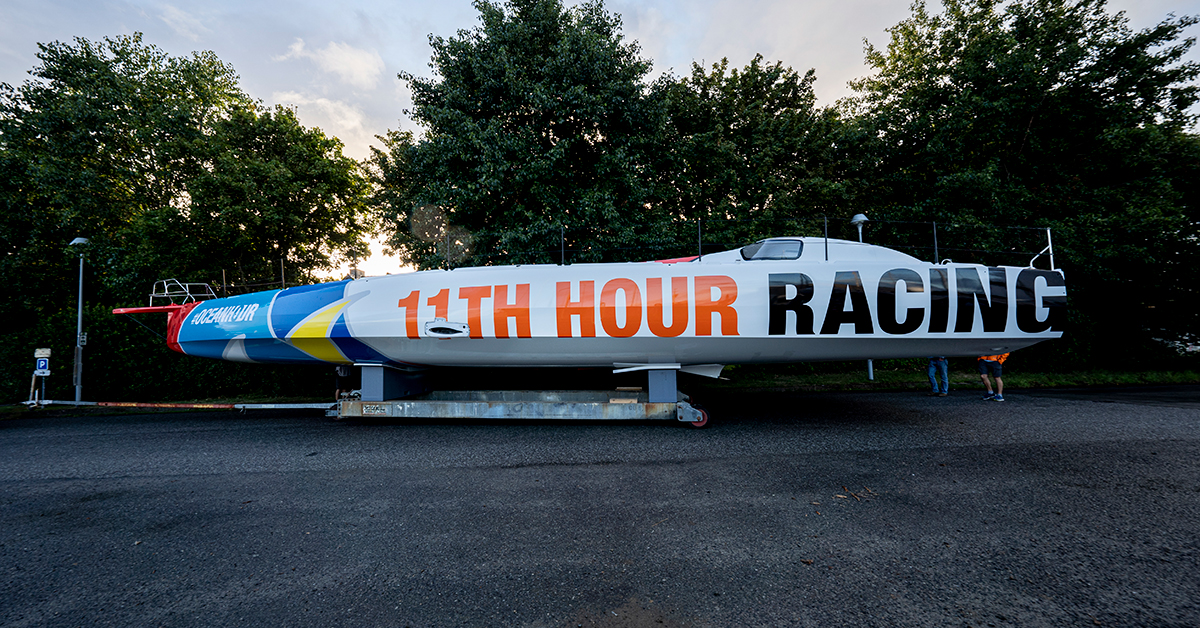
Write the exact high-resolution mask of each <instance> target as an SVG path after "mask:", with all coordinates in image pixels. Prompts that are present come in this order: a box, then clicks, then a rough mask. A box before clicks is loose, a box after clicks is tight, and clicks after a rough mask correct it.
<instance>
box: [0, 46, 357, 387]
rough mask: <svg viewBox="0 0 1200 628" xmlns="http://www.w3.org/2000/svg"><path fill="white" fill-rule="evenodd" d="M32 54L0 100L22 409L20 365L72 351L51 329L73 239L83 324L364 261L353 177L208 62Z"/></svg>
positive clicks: (113, 52) (64, 298) (349, 168)
mask: <svg viewBox="0 0 1200 628" xmlns="http://www.w3.org/2000/svg"><path fill="white" fill-rule="evenodd" d="M39 47H40V52H39V53H38V58H39V59H40V61H41V65H39V66H38V67H35V68H34V69H33V70H32V71H31V72H30V73H31V75H32V76H33V79H32V80H29V81H26V82H25V83H23V84H22V85H20V86H19V87H12V86H10V85H2V86H0V209H2V212H0V281H2V282H3V283H4V284H5V286H6V289H7V290H8V291H9V293H10V295H11V296H10V298H6V299H4V300H2V301H0V318H2V319H3V320H5V322H6V324H7V325H8V326H9V327H8V328H9V332H10V334H11V335H12V338H14V339H19V340H15V341H14V342H11V343H9V342H6V343H5V344H4V346H3V352H4V354H5V355H4V356H0V357H3V358H4V362H5V364H6V365H8V366H5V367H0V368H3V369H4V370H3V372H2V373H0V375H2V377H3V380H2V381H3V386H4V389H5V390H7V391H9V394H15V395H20V394H22V393H23V391H21V390H20V385H21V380H22V379H23V378H24V377H25V376H27V374H26V373H25V372H24V369H20V374H19V375H18V374H16V369H17V368H18V367H17V366H16V364H24V363H25V359H24V358H25V356H26V354H27V349H28V348H31V347H32V346H33V345H32V343H34V342H50V343H52V344H51V345H50V346H52V348H53V345H55V344H57V346H58V349H59V352H58V353H56V354H57V355H63V354H64V353H65V349H66V347H69V346H70V345H72V344H74V340H73V334H72V338H70V339H68V338H66V336H62V337H57V336H53V334H57V333H58V331H57V328H51V327H47V326H46V321H59V320H60V319H61V318H63V317H62V316H60V313H62V312H65V311H67V310H70V311H71V312H73V310H74V303H75V290H76V288H75V286H76V280H75V274H76V272H77V271H76V268H77V266H76V257H75V255H76V254H77V252H78V251H77V250H68V247H67V243H68V242H70V241H71V240H72V239H73V238H75V237H77V236H84V237H87V238H89V239H90V240H91V244H89V245H88V246H87V248H86V255H87V257H88V264H87V271H88V277H87V280H86V281H85V287H86V289H87V293H86V294H85V301H87V303H88V304H89V305H91V306H92V307H89V308H88V310H89V312H92V311H104V309H105V308H104V307H101V308H99V310H97V308H96V305H97V304H105V306H107V309H109V310H111V307H112V306H118V305H132V304H138V303H144V302H145V295H146V293H147V292H148V291H149V288H150V287H151V285H152V284H153V282H154V281H155V280H157V279H162V278H166V277H172V276H174V277H178V278H180V279H184V280H200V281H210V282H215V281H217V280H220V278H221V274H220V272H221V270H222V269H229V270H230V271H237V270H238V269H239V268H240V269H241V270H242V271H243V273H244V274H245V275H246V276H247V277H246V281H253V280H254V279H260V278H263V276H266V277H270V278H275V277H278V274H277V271H278V269H279V260H280V259H281V258H284V257H286V258H287V259H288V260H289V262H288V265H289V267H290V268H289V271H288V272H289V275H290V276H291V277H292V278H293V281H295V280H296V278H297V276H299V278H300V279H304V278H305V277H307V276H308V273H310V272H311V271H313V270H316V269H320V268H323V267H329V266H330V265H331V264H332V262H333V261H334V260H333V258H334V257H336V256H338V255H355V254H358V255H361V254H363V253H364V252H365V247H364V244H363V242H362V235H363V234H364V233H365V232H366V231H367V230H369V229H370V227H371V223H369V222H368V221H367V220H366V216H365V206H364V203H363V201H364V199H365V198H366V194H367V191H368V190H367V182H366V179H365V178H364V176H363V175H362V173H361V172H360V170H359V168H358V166H357V164H355V163H354V162H353V161H352V160H349V159H347V158H345V157H343V156H342V155H341V144H340V142H338V141H337V140H336V139H334V138H328V137H325V135H324V134H323V133H321V132H320V131H319V130H316V129H306V128H304V127H303V126H301V125H300V124H299V122H298V120H297V119H296V117H295V115H294V113H293V112H291V111H288V110H286V109H279V108H276V109H274V110H269V109H263V108H261V107H260V106H258V105H256V104H255V103H254V102H253V101H252V100H251V99H250V97H249V96H247V95H245V94H244V93H243V92H242V91H241V90H240V89H239V88H238V86H237V77H236V75H235V74H234V72H233V69H232V68H231V67H229V66H228V65H225V64H224V63H222V62H221V61H220V60H218V59H217V58H216V56H215V55H213V54H212V53H211V52H203V53H194V54H192V55H191V56H189V57H171V56H169V55H167V54H166V53H164V52H163V51H161V50H159V49H158V48H156V47H154V46H152V45H146V44H144V43H143V42H142V38H141V35H140V34H137V35H133V36H122V37H116V38H106V39H104V40H103V41H102V42H100V43H93V42H90V41H88V40H86V39H76V40H75V41H74V43H70V44H68V43H62V42H55V43H52V44H48V45H40V46H39ZM254 273H257V274H258V276H257V277H256V276H254ZM236 276H237V275H235V277H236ZM71 331H72V332H73V325H72V326H71ZM64 341H65V342H64ZM59 343H61V344H59ZM162 351H163V350H162V348H161V347H160V348H158V349H157V352H159V353H161V352H162ZM112 356H113V354H112V353H110V354H109V357H110V358H111V357H112ZM9 358H12V359H9ZM18 359H19V361H18ZM156 360H158V358H156V357H154V356H146V362H147V363H148V364H150V365H159V366H161V365H162V364H165V363H164V362H161V361H156ZM109 366H110V368H112V369H114V370H115V369H124V368H128V367H127V366H126V365H117V364H110V365H109ZM184 368H186V367H184ZM153 370H154V369H153V368H151V371H153ZM159 375H160V376H161V378H162V379H165V378H167V375H166V374H165V373H159ZM154 380H155V378H146V380H145V381H146V382H148V383H149V384H150V388H151V389H152V388H153V385H152V383H153V381H154ZM113 392H114V394H121V391H113ZM154 394H163V390H161V389H159V390H157V391H156V392H155V393H154Z"/></svg>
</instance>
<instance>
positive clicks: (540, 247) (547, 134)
mask: <svg viewBox="0 0 1200 628" xmlns="http://www.w3.org/2000/svg"><path fill="white" fill-rule="evenodd" d="M475 7H476V8H477V9H478V10H479V13H480V22H481V25H480V26H479V27H478V28H476V29H475V30H472V31H461V32H459V33H458V35H457V36H455V37H451V38H442V37H437V36H431V37H430V45H431V46H432V47H433V51H434V52H433V59H432V63H431V66H432V67H433V69H434V71H435V72H436V74H437V76H436V77H435V78H420V77H416V76H414V75H413V74H410V73H405V74H402V75H401V78H402V79H404V80H406V81H408V83H409V84H410V85H411V87H412V90H413V102H414V105H413V109H412V111H411V112H409V114H410V115H411V116H412V118H413V119H414V120H416V121H417V122H418V123H419V124H421V125H422V126H423V127H424V128H425V134H424V135H423V137H421V138H420V139H419V140H417V141H415V142H413V141H412V138H411V136H401V135H392V136H391V137H390V138H389V139H388V147H387V148H388V152H387V153H382V152H381V153H380V154H378V155H377V163H378V164H379V166H380V177H381V179H380V180H381V181H382V182H385V183H388V184H390V185H391V186H392V188H393V189H404V190H405V198H404V200H403V201H400V202H399V204H393V205H389V206H388V210H389V212H390V220H391V221H392V223H393V224H395V225H396V228H397V235H396V237H395V239H394V240H393V242H392V244H393V246H395V247H397V248H398V249H399V250H401V251H402V252H404V253H405V254H406V255H408V256H409V259H411V260H412V261H414V262H416V263H418V264H419V265H422V266H430V265H437V264H440V263H443V262H444V255H445V252H444V251H445V247H444V246H443V247H442V248H441V251H442V253H441V254H439V253H438V250H439V249H438V248H437V246H438V244H437V240H434V238H424V239H423V238H422V237H420V235H421V234H419V233H418V234H416V235H414V231H417V232H420V231H421V229H420V228H419V226H417V228H416V229H414V226H416V225H414V219H416V221H417V222H419V221H420V217H419V216H414V213H413V209H414V208H422V207H434V208H437V210H438V211H439V212H441V213H442V216H443V219H444V220H445V222H446V223H448V224H450V225H453V226H457V227H461V228H462V229H465V231H466V232H468V233H469V235H470V238H471V244H470V246H469V247H467V248H463V249H461V251H460V254H461V255H462V259H461V260H458V259H456V260H453V261H454V262H455V263H469V262H470V263H488V261H489V260H491V259H493V257H495V256H501V257H503V259H505V260H507V261H514V262H520V261H550V260H551V259H557V258H558V253H559V250H560V236H561V235H562V234H564V233H565V237H566V238H567V240H568V244H567V246H568V247H570V248H575V249H579V248H583V250H577V251H575V253H574V259H575V260H577V261H584V260H600V259H612V258H613V256H614V255H618V256H619V254H618V253H615V252H617V251H621V250H622V249H624V248H626V247H631V246H638V247H641V246H653V244H654V240H655V235H654V232H653V231H650V230H647V229H646V228H645V226H646V225H647V224H648V223H654V222H656V221H660V220H662V219H663V218H665V215H664V212H663V209H662V207H661V205H660V204H659V203H655V201H656V200H657V197H656V190H655V185H654V181H653V179H652V178H651V177H648V176H646V175H647V173H648V172H650V171H651V170H652V168H653V165H654V164H653V160H654V158H655V152H656V150H657V149H658V147H659V139H660V138H659V134H660V131H661V128H662V116H663V108H662V105H661V103H660V101H659V99H657V98H656V97H655V94H654V92H653V90H651V89H650V88H649V86H648V85H647V84H646V83H645V82H644V78H645V77H646V75H647V73H648V71H649V69H650V63H649V62H648V61H646V60H644V59H642V58H641V57H640V56H639V51H638V48H637V46H636V45H635V44H632V43H627V42H625V41H624V39H623V37H622V36H621V33H620V20H619V18H617V17H616V16H614V15H611V14H609V13H607V12H605V11H604V9H603V7H602V5H601V3H600V2H584V3H582V4H579V5H577V6H574V7H571V8H564V7H563V6H562V3H561V2H560V1H559V0H515V1H513V2H511V3H509V4H507V5H505V6H501V5H499V4H495V3H491V2H486V1H483V0H479V1H477V2H476V3H475ZM402 181H403V182H402ZM518 225H519V226H520V228H514V226H518ZM425 240H434V242H433V243H428V242H426V241H425ZM584 240H586V242H587V246H586V247H580V246H579V244H580V243H581V242H582V241H584Z"/></svg>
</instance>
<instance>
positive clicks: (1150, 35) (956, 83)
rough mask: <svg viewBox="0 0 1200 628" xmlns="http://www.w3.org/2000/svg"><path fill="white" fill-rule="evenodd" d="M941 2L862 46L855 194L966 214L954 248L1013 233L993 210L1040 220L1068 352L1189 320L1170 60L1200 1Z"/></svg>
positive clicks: (1189, 170)
mask: <svg viewBox="0 0 1200 628" xmlns="http://www.w3.org/2000/svg"><path fill="white" fill-rule="evenodd" d="M943 4H944V7H945V8H944V11H943V12H942V13H940V14H930V13H928V12H927V10H926V8H925V6H924V4H923V3H917V4H915V5H914V8H913V15H912V17H911V18H909V19H907V20H905V21H903V22H901V23H900V24H898V25H896V26H895V27H893V28H892V29H890V32H891V35H892V39H891V42H890V43H889V44H888V46H887V49H886V50H879V49H876V48H874V47H871V46H869V47H868V50H867V61H868V63H869V64H870V65H871V66H872V68H873V69H874V70H875V72H874V73H873V74H872V75H870V76H868V77H867V78H864V79H862V80H860V81H857V82H856V83H855V85H854V87H855V88H856V89H857V91H858V97H857V98H856V99H854V100H853V101H852V102H851V103H847V105H848V108H849V109H850V110H851V112H852V114H853V116H854V117H855V118H856V119H857V120H858V121H859V122H860V123H861V124H864V125H868V128H869V129H870V130H871V132H870V135H871V136H872V137H873V138H877V143H876V145H875V146H874V147H873V148H872V149H871V150H870V154H871V157H872V159H871V162H872V163H871V170H872V173H873V175H872V176H870V177H864V178H863V181H864V182H865V184H866V188H865V189H864V190H863V193H862V194H861V196H860V200H861V201H862V203H863V205H862V208H863V209H868V210H872V211H871V214H872V216H873V217H877V218H883V217H886V218H889V219H892V220H899V221H940V222H945V223H956V224H959V225H977V226H978V227H972V228H970V229H960V230H958V231H957V232H954V241H955V244H952V245H951V246H957V247H959V248H965V249H976V250H988V251H1005V250H1008V249H1010V248H1011V243H1012V242H1013V241H1014V240H1016V238H1015V236H1016V235H1017V234H1015V233H1014V232H1013V231H1011V230H996V229H991V228H987V226H989V225H1004V226H1006V227H1050V228H1052V230H1053V234H1054V242H1055V252H1056V254H1057V255H1056V261H1058V263H1059V265H1060V266H1061V267H1062V268H1064V269H1065V271H1066V273H1067V277H1068V280H1069V284H1070V286H1071V298H1072V307H1071V311H1072V316H1073V322H1074V326H1073V327H1074V329H1073V333H1071V334H1069V335H1068V338H1069V339H1068V341H1067V343H1066V345H1065V346H1064V343H1055V344H1056V345H1058V346H1057V347H1056V348H1055V349H1054V350H1055V351H1057V352H1062V351H1063V350H1064V349H1065V347H1070V348H1071V349H1070V350H1071V352H1072V356H1071V357H1073V358H1075V359H1076V361H1077V362H1078V363H1087V362H1089V361H1091V360H1099V359H1103V356H1106V355H1108V353H1109V349H1108V348H1106V347H1108V346H1109V344H1110V343H1112V342H1122V343H1127V342H1128V341H1131V340H1137V341H1138V342H1136V343H1134V344H1127V345H1126V346H1129V347H1133V346H1152V345H1151V344H1149V343H1147V342H1145V340H1146V338H1145V337H1144V336H1145V334H1151V335H1154V336H1158V337H1160V338H1164V339H1172V340H1174V339H1180V338H1182V337H1183V336H1185V335H1187V334H1188V333H1194V330H1196V329H1200V325H1197V323H1200V319H1198V318H1196V311H1195V309H1194V307H1193V305H1194V304H1195V303H1197V302H1198V301H1200V299H1197V297H1198V296H1200V295H1198V294H1197V292H1196V290H1195V288H1194V282H1192V281H1189V275H1190V272H1191V271H1190V270H1189V266H1190V267H1191V268H1194V266H1192V265H1191V264H1193V263H1194V262H1195V261H1196V253H1197V244H1198V242H1197V239H1196V236H1197V235H1198V233H1197V224H1198V221H1200V215H1198V214H1197V207H1198V206H1197V203H1196V201H1197V200H1200V199H1197V197H1196V195H1197V193H1198V192H1200V152H1197V148H1198V147H1200V145H1198V143H1197V137H1196V135H1195V134H1194V133H1193V132H1192V125H1193V123H1194V122H1195V121H1196V116H1195V113H1194V111H1193V110H1192V109H1191V107H1192V106H1193V105H1194V104H1195V103H1196V100H1197V95H1198V91H1197V90H1198V88H1197V86H1196V84H1195V78H1196V76H1197V74H1198V73H1200V65H1197V64H1196V63H1194V62H1186V63H1185V62H1181V59H1182V58H1183V55H1184V54H1185V52H1186V51H1187V50H1188V48H1189V47H1190V46H1191V44H1192V42H1191V40H1190V39H1187V40H1181V37H1182V33H1183V31H1184V29H1186V28H1187V27H1189V26H1191V25H1193V24H1195V23H1196V18H1192V17H1184V18H1168V19H1166V20H1164V21H1163V22H1162V23H1160V24H1158V25H1157V26H1155V27H1153V28H1150V29H1147V30H1144V31H1141V32H1132V31H1131V30H1129V29H1128V27H1127V25H1126V20H1125V18H1124V17H1123V16H1122V15H1119V14H1117V15H1114V14H1110V13H1108V12H1107V10H1106V7H1105V4H1104V2H1103V0H1079V1H1073V2H1068V1H1064V0H1026V1H1024V2H1012V3H999V2H994V1H991V0H947V1H946V2H944V3H943ZM877 237H880V238H893V239H895V240H897V241H899V242H904V241H905V240H908V239H910V236H907V235H906V234H903V233H885V232H879V233H878V234H877ZM1039 248H1040V247H1039ZM1025 250H1026V251H1028V250H1029V249H1028V248H1026V249H1025ZM1036 250H1038V249H1037V248H1034V249H1033V251H1036ZM951 253H952V254H951V255H944V257H956V258H958V257H960V256H970V255H971V254H972V253H971V252H969V251H952V252H951ZM1028 258H1029V255H1025V256H1023V257H1021V256H1007V257H1006V256H996V255H991V256H985V258H984V259H983V260H982V261H989V262H1003V263H1008V264H1023V263H1025V262H1026V260H1028ZM1138 323H1144V325H1140V324H1138ZM1139 327H1140V329H1139ZM1139 336H1142V337H1141V338H1139ZM1097 338H1105V339H1107V342H1097V341H1096V339H1097ZM1043 349H1044V348H1043ZM1133 353H1134V354H1136V352H1133ZM1126 357H1127V359H1129V358H1133V357H1134V355H1131V354H1130V352H1127V353H1126Z"/></svg>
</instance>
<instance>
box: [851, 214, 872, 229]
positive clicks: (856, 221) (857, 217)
mask: <svg viewBox="0 0 1200 628" xmlns="http://www.w3.org/2000/svg"><path fill="white" fill-rule="evenodd" d="M868 220H870V218H867V215H866V214H854V217H853V218H851V219H850V224H852V225H854V226H855V227H858V226H861V225H862V224H863V223H864V222H867V221H868Z"/></svg>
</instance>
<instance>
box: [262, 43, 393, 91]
mask: <svg viewBox="0 0 1200 628" xmlns="http://www.w3.org/2000/svg"><path fill="white" fill-rule="evenodd" d="M288 59H309V60H311V61H313V62H315V63H316V64H317V67H319V68H321V70H322V71H324V72H329V73H332V74H337V75H338V76H339V77H340V78H341V80H342V81H343V82H345V83H349V84H350V85H353V86H355V87H360V88H363V89H372V88H374V87H375V85H376V84H377V83H378V82H379V77H380V76H381V75H382V74H383V58H382V57H380V56H379V53H378V52H375V51H374V50H361V49H359V48H355V47H354V46H351V45H349V44H344V43H340V42H336V41H331V42H329V45H328V46H325V47H324V48H322V49H320V50H315V51H314V50H309V49H308V48H307V47H306V46H305V44H304V40H303V39H297V40H296V41H295V42H294V43H293V44H292V45H291V46H289V47H288V53H287V54H285V55H281V56H278V57H275V60H276V61H285V60H288Z"/></svg>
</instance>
